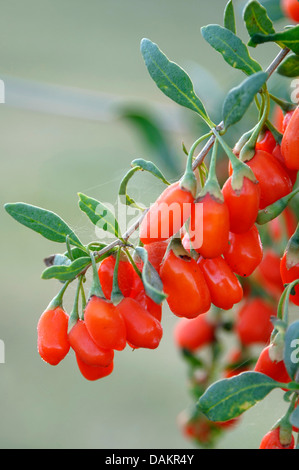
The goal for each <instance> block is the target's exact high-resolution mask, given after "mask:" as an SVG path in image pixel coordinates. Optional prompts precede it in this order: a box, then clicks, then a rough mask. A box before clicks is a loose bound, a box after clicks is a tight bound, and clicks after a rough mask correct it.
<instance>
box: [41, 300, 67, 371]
mask: <svg viewBox="0 0 299 470" xmlns="http://www.w3.org/2000/svg"><path fill="white" fill-rule="evenodd" d="M68 320H69V316H68V315H67V314H66V313H65V311H64V310H63V309H62V308H61V307H56V308H54V309H51V310H46V311H45V312H44V313H43V314H42V315H41V316H40V319H39V321H38V324H37V348H38V352H39V354H40V356H41V358H42V359H43V360H44V361H46V362H47V363H48V364H51V365H52V366H56V365H57V364H59V362H61V361H62V359H64V358H65V356H66V355H67V353H68V352H69V349H70V343H69V340H68V335H67V329H68Z"/></svg>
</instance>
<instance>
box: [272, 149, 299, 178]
mask: <svg viewBox="0 0 299 470" xmlns="http://www.w3.org/2000/svg"><path fill="white" fill-rule="evenodd" d="M272 155H273V157H275V158H276V160H277V161H278V162H279V163H280V165H281V166H282V167H283V169H284V170H285V171H286V173H287V174H288V175H289V177H290V180H291V183H292V185H293V186H294V184H295V183H296V180H297V175H298V170H291V169H290V168H288V167H287V166H286V164H285V160H284V158H283V156H282V151H281V146H280V145H279V144H277V145H276V147H275V149H274V150H273V152H272Z"/></svg>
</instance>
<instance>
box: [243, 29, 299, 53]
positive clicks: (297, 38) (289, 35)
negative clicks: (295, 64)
mask: <svg viewBox="0 0 299 470" xmlns="http://www.w3.org/2000/svg"><path fill="white" fill-rule="evenodd" d="M250 42H251V43H252V45H253V44H263V43H265V42H276V43H278V45H280V46H284V47H288V48H289V49H291V50H292V51H293V52H295V54H297V55H299V25H297V26H294V27H292V28H289V29H286V30H285V31H282V32H279V33H275V34H268V35H265V34H261V33H258V34H254V35H253V36H252V38H251V41H250Z"/></svg>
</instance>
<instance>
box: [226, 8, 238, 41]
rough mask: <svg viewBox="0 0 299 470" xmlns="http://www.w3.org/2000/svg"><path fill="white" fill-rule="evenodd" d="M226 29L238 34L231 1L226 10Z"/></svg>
mask: <svg viewBox="0 0 299 470" xmlns="http://www.w3.org/2000/svg"><path fill="white" fill-rule="evenodd" d="M224 27H225V28H226V29H229V30H230V31H231V32H232V33H234V34H236V32H237V28H236V18H235V10H234V5H233V2H232V0H229V2H228V3H227V4H226V7H225V10H224Z"/></svg>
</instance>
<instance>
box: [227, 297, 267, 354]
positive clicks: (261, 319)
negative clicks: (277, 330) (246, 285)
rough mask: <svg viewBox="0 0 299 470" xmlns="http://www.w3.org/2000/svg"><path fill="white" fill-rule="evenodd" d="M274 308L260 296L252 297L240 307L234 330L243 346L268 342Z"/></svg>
mask: <svg viewBox="0 0 299 470" xmlns="http://www.w3.org/2000/svg"><path fill="white" fill-rule="evenodd" d="M275 316H276V310H275V309H274V308H273V307H272V306H271V305H270V304H268V303H267V302H266V301H265V300H263V299H262V298H252V299H250V300H247V301H246V303H245V304H244V305H243V306H242V307H241V308H240V310H239V311H238V314H237V319H236V324H235V331H236V334H237V336H238V338H239V339H240V341H241V343H242V344H243V345H244V346H249V345H252V344H266V343H268V341H269V339H270V336H271V333H272V331H273V325H272V323H271V317H275Z"/></svg>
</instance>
